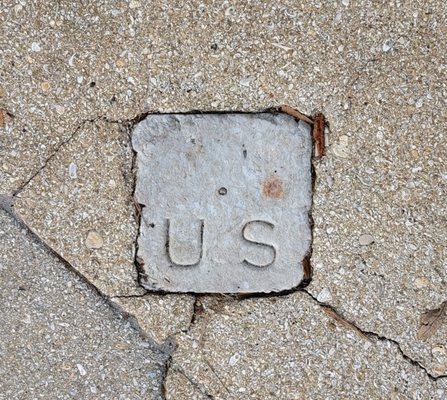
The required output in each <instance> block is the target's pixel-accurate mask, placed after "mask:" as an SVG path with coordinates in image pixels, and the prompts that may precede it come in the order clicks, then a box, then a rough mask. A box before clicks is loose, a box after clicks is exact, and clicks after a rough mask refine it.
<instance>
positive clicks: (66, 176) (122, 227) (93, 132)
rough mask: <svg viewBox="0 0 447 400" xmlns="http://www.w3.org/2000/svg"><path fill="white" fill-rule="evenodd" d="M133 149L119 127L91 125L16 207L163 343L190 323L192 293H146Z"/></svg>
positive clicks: (34, 182)
mask: <svg viewBox="0 0 447 400" xmlns="http://www.w3.org/2000/svg"><path fill="white" fill-rule="evenodd" d="M132 157H133V154H132V151H131V149H130V143H129V138H128V135H127V133H126V132H125V131H123V130H122V129H121V127H120V126H119V125H118V124H113V123H106V122H103V121H97V122H92V123H86V124H84V125H83V126H82V128H81V129H80V130H79V131H78V132H77V134H76V135H74V136H73V137H72V139H71V140H70V141H68V142H67V143H66V144H65V145H64V146H62V147H61V148H60V149H59V152H58V153H57V154H56V155H55V156H54V157H53V158H52V159H51V160H50V161H49V162H48V163H47V164H46V166H45V168H43V169H42V171H40V172H39V174H37V175H36V176H35V177H34V178H33V179H32V180H31V181H30V183H29V184H28V185H27V186H26V187H25V188H24V190H23V191H21V192H20V194H19V195H18V196H17V198H16V202H15V206H14V211H15V212H16V214H17V215H18V216H20V218H22V219H23V221H24V222H25V223H26V224H27V225H28V226H29V227H30V228H31V229H32V230H33V231H34V232H35V233H36V234H37V235H38V236H39V237H40V238H41V239H42V240H43V241H44V242H45V243H46V244H48V245H49V246H50V247H51V248H52V249H53V250H54V251H55V252H56V253H58V254H60V255H61V256H62V257H63V258H64V259H66V260H67V261H68V262H69V263H70V264H71V265H72V266H73V267H74V268H75V269H76V270H77V271H78V272H79V273H80V274H82V275H83V276H84V277H85V278H86V279H88V280H89V282H91V283H92V284H93V285H94V286H96V287H97V288H98V289H99V290H100V291H101V292H102V293H103V294H105V295H107V296H110V297H114V301H115V302H116V303H118V304H119V305H120V306H121V307H122V308H123V310H124V311H125V312H127V313H129V314H132V315H134V316H135V318H136V319H137V320H138V322H139V324H140V326H141V327H142V328H143V329H144V330H145V332H146V333H147V335H148V336H150V337H152V338H153V339H154V340H156V341H157V342H163V341H164V340H165V339H166V337H167V336H169V335H172V334H174V333H176V332H178V331H179V330H181V329H185V328H186V327H187V326H188V324H189V319H190V315H191V307H192V302H193V300H192V298H191V297H190V296H173V295H172V296H162V297H160V296H153V297H152V296H144V297H122V298H117V297H116V296H140V295H143V294H144V293H145V291H144V290H143V288H141V287H140V286H139V285H138V283H137V271H136V267H135V265H134V249H135V240H136V237H137V232H138V229H137V223H136V220H135V216H134V211H135V206H134V203H133V199H132V191H133V186H132V183H133V175H132Z"/></svg>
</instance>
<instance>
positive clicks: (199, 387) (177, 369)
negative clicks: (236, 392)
mask: <svg viewBox="0 0 447 400" xmlns="http://www.w3.org/2000/svg"><path fill="white" fill-rule="evenodd" d="M171 368H172V370H173V371H175V372H177V373H179V374H181V375H183V376H184V377H185V378H186V379H187V380H188V382H189V383H190V384H191V385H192V386H193V387H194V388H195V389H197V390H198V391H199V392H200V393H201V394H202V395H203V396H205V397H206V398H207V399H210V400H214V399H215V397H214V396H213V395H211V394H210V393H209V392H208V391H207V390H206V389H205V388H204V387H203V386H202V385H200V384H199V383H197V382H196V380H195V379H193V378H191V377H190V376H189V375H188V374H187V373H186V372H185V371H184V370H183V368H180V367H179V366H178V365H175V366H172V367H171ZM165 395H166V392H165ZM163 399H164V400H165V399H167V397H163Z"/></svg>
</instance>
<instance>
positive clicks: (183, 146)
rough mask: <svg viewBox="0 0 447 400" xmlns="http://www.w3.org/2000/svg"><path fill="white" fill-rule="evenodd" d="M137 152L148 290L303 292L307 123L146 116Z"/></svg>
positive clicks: (143, 278)
mask: <svg viewBox="0 0 447 400" xmlns="http://www.w3.org/2000/svg"><path fill="white" fill-rule="evenodd" d="M132 146H133V149H134V150H135V152H136V159H137V165H136V166H137V179H136V187H135V201H136V202H137V203H139V204H142V205H143V206H144V207H143V208H142V216H141V221H142V222H141V225H140V231H139V237H138V246H137V249H136V251H137V257H138V260H141V261H142V263H141V264H140V267H141V270H140V272H141V274H140V283H141V284H142V285H143V286H144V287H145V288H146V289H148V290H151V291H162V292H176V293H255V292H275V291H281V290H286V289H290V288H293V287H295V286H298V285H299V284H300V282H301V280H302V277H303V266H302V262H303V258H304V257H305V256H306V254H307V252H308V249H309V246H310V239H311V232H310V224H309V218H308V214H309V210H310V206H311V200H312V199H311V193H312V191H311V182H312V178H311V167H310V165H311V162H310V161H311V153H312V140H311V135H310V127H309V126H308V125H306V124H304V123H302V122H297V121H296V120H294V119H293V118H292V117H290V116H287V115H281V114H268V113H261V114H219V115H213V114H201V115H187V114H182V115H178V114H177V115H150V116H148V117H147V118H146V119H145V120H143V121H142V122H140V123H139V124H138V125H137V127H136V128H135V131H134V132H133V135H132Z"/></svg>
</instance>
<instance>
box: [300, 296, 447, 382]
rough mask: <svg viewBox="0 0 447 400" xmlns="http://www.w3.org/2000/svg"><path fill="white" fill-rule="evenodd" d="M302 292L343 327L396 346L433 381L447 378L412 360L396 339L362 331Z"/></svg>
mask: <svg viewBox="0 0 447 400" xmlns="http://www.w3.org/2000/svg"><path fill="white" fill-rule="evenodd" d="M302 292H304V293H306V294H307V295H308V296H309V297H310V298H311V299H312V300H313V301H314V302H315V303H317V304H318V305H319V306H320V307H321V308H323V309H326V310H331V312H332V313H333V314H335V316H336V317H335V318H334V316H332V315H330V314H331V313H327V312H326V315H329V316H331V317H332V318H334V319H335V320H336V321H337V322H339V323H341V324H342V325H343V326H345V327H348V326H349V327H351V329H352V330H354V331H356V332H357V333H360V334H361V335H362V336H364V337H365V338H368V339H370V338H374V339H376V340H379V341H382V342H388V343H391V344H392V345H393V346H395V347H396V348H397V350H398V351H399V353H400V354H401V356H402V358H403V359H405V360H406V361H408V362H409V363H410V364H412V365H413V366H415V367H417V368H419V369H420V370H422V371H423V372H424V373H425V375H426V376H427V377H428V378H429V379H430V380H432V381H434V382H436V381H438V380H440V379H445V378H447V375H438V376H435V375H433V374H431V373H430V372H429V371H428V370H427V368H425V367H424V366H423V365H422V364H421V363H420V362H419V361H417V360H414V359H413V358H411V357H410V356H409V355H408V354H406V353H405V352H404V351H403V350H402V348H401V346H400V343H399V342H398V341H397V340H395V339H391V338H387V337H385V336H382V335H380V334H378V333H376V332H372V331H365V330H363V329H361V328H360V327H359V326H358V325H357V324H356V323H355V322H353V321H350V320H348V319H347V318H345V317H344V316H343V315H342V314H341V313H340V312H339V311H338V310H336V309H335V307H333V306H331V305H330V304H326V303H322V302H320V301H318V300H317V298H316V297H315V296H313V295H312V294H311V293H310V292H308V291H307V290H306V289H303V290H302Z"/></svg>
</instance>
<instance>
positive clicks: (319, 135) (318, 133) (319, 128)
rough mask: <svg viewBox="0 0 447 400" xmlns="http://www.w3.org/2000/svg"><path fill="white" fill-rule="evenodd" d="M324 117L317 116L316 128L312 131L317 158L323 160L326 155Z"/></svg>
mask: <svg viewBox="0 0 447 400" xmlns="http://www.w3.org/2000/svg"><path fill="white" fill-rule="evenodd" d="M324 125H325V120H324V115H323V114H317V115H315V118H314V126H313V129H312V136H313V137H314V141H315V158H321V157H323V156H324V155H325V154H326V148H325V143H324Z"/></svg>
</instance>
